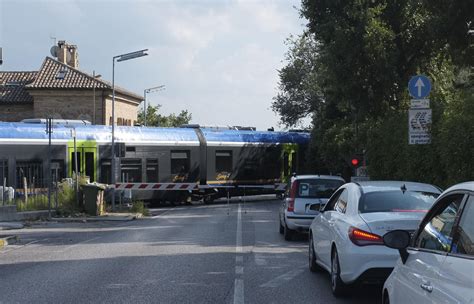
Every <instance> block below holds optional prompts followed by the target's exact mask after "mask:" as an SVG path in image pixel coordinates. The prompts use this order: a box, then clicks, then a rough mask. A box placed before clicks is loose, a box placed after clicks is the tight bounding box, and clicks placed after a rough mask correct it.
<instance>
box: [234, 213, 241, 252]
mask: <svg viewBox="0 0 474 304" xmlns="http://www.w3.org/2000/svg"><path fill="white" fill-rule="evenodd" d="M235 252H237V253H241V252H243V248H242V209H241V207H240V204H239V209H238V210H237V236H236V245H235Z"/></svg>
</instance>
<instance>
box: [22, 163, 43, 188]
mask: <svg viewBox="0 0 474 304" xmlns="http://www.w3.org/2000/svg"><path fill="white" fill-rule="evenodd" d="M25 178H26V183H27V186H28V187H29V188H35V187H42V186H43V184H44V180H43V163H42V162H41V161H40V160H33V161H17V162H16V187H17V188H23V187H24V186H25V185H24V180H25Z"/></svg>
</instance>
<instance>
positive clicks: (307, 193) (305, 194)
mask: <svg viewBox="0 0 474 304" xmlns="http://www.w3.org/2000/svg"><path fill="white" fill-rule="evenodd" d="M298 182H299V186H298V196H297V197H299V198H329V197H331V195H332V194H333V193H334V191H336V189H337V188H339V187H340V186H342V185H343V184H344V182H343V181H340V180H337V179H301V180H299V181H298Z"/></svg>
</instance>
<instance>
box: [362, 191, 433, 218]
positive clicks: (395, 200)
mask: <svg viewBox="0 0 474 304" xmlns="http://www.w3.org/2000/svg"><path fill="white" fill-rule="evenodd" d="M438 196H439V194H438V193H432V192H418V191H405V192H403V191H401V190H400V191H399V190H397V191H380V192H369V193H366V194H364V195H363V196H362V197H361V199H360V201H359V212H360V213H370V212H427V211H428V210H429V209H430V208H431V206H432V205H433V203H434V201H435V200H436V198H437V197H438Z"/></svg>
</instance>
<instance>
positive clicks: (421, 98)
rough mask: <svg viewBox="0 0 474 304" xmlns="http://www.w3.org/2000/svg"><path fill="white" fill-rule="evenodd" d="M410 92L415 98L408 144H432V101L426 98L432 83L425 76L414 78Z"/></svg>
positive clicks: (410, 113) (409, 122) (409, 84)
mask: <svg viewBox="0 0 474 304" xmlns="http://www.w3.org/2000/svg"><path fill="white" fill-rule="evenodd" d="M408 91H409V92H410V95H411V96H412V97H413V98H414V99H412V100H411V102H410V110H409V111H408V144H410V145H427V144H431V123H432V120H431V117H432V112H431V109H430V100H429V99H428V98H426V97H427V96H428V95H429V94H430V91H431V82H430V80H429V78H428V77H426V76H424V75H417V76H413V77H412V78H411V79H410V81H409V82H408Z"/></svg>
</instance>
